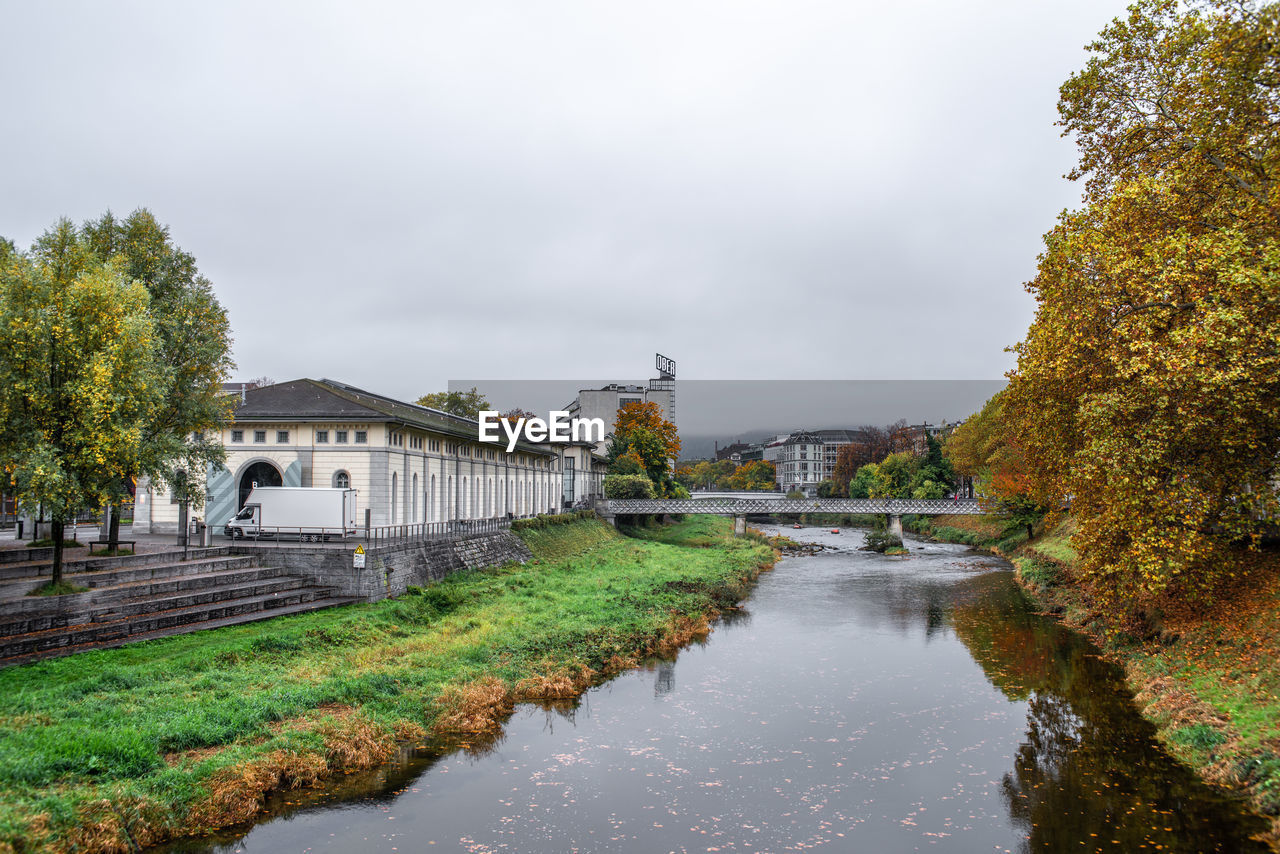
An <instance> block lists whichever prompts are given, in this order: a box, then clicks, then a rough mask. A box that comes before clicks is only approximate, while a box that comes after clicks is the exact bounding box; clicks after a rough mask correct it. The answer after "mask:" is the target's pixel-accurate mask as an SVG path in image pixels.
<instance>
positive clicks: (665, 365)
mask: <svg viewBox="0 0 1280 854" xmlns="http://www.w3.org/2000/svg"><path fill="white" fill-rule="evenodd" d="M657 362H658V373H660V374H662V377H663V379H668V380H673V379H675V378H676V363H675V361H674V360H673V359H668V358H667V357H666V356H664V355H662V354H661V353H658V354H657Z"/></svg>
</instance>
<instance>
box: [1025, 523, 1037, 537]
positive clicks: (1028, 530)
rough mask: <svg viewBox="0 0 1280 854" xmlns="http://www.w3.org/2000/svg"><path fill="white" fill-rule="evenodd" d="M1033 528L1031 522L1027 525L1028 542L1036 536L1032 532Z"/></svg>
mask: <svg viewBox="0 0 1280 854" xmlns="http://www.w3.org/2000/svg"><path fill="white" fill-rule="evenodd" d="M1031 528H1032V525H1031V523H1030V522H1028V523H1027V539H1028V540H1029V539H1031V537H1032V536H1033V535H1034V534H1035V532H1034V531H1032V530H1031Z"/></svg>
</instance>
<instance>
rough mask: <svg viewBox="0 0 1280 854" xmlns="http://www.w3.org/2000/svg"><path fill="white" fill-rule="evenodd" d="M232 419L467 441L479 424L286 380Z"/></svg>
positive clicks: (250, 399)
mask: <svg viewBox="0 0 1280 854" xmlns="http://www.w3.org/2000/svg"><path fill="white" fill-rule="evenodd" d="M234 418H235V420H236V421H249V420H273V421H314V420H317V419H323V420H328V421H375V422H392V423H398V424H404V425H406V426H411V427H418V428H421V429H424V430H432V431H434V432H437V433H444V434H445V435H449V436H456V437H458V438H461V439H470V440H472V441H475V440H476V439H477V438H478V437H479V423H478V422H477V421H475V420H474V419H472V418H463V417H461V416H459V415H451V414H450V413H448V412H441V411H440V410H438V409H431V408H429V407H426V406H419V405H418V404H416V403H405V402H404V401H402V400H396V399H395V398H392V397H387V396H385V395H381V394H375V393H374V392H371V391H365V390H364V389H359V388H356V387H355V386H350V385H347V384H345V383H341V382H338V381H336V380H329V379H320V380H312V379H301V380H290V381H289V382H284V383H276V384H275V385H270V386H264V387H263V388H253V389H248V390H247V391H246V392H245V393H244V402H243V403H241V404H240V405H239V406H238V407H236V411H235V416H234ZM503 447H504V448H505V443H504V445H503ZM518 447H519V448H520V450H522V451H529V452H532V453H546V452H547V451H546V450H544V449H542V448H540V447H539V446H538V445H536V444H533V443H531V442H525V441H521V442H520V443H519V445H518Z"/></svg>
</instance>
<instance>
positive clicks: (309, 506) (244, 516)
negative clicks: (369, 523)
mask: <svg viewBox="0 0 1280 854" xmlns="http://www.w3.org/2000/svg"><path fill="white" fill-rule="evenodd" d="M223 531H224V532H225V533H226V535H227V536H228V537H231V539H233V540H235V539H241V538H243V537H252V538H254V539H258V538H264V537H265V538H269V539H281V538H290V539H291V538H293V537H297V538H298V539H300V540H307V541H310V542H313V543H314V542H319V541H320V540H322V539H324V540H328V539H341V538H343V537H346V536H348V535H350V534H354V533H355V532H356V491H355V490H354V489H323V488H315V487H297V486H254V488H253V490H252V491H251V492H250V493H249V498H248V500H246V501H245V503H244V507H243V508H242V509H241V510H240V512H239V513H237V514H236V515H235V516H233V517H231V518H230V519H228V520H227V523H226V525H225V526H224V527H223Z"/></svg>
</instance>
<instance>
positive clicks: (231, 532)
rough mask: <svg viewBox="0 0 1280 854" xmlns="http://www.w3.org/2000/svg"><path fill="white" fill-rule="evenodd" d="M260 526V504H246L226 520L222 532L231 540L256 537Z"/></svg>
mask: <svg viewBox="0 0 1280 854" xmlns="http://www.w3.org/2000/svg"><path fill="white" fill-rule="evenodd" d="M261 528H262V505H260V504H246V505H245V506H244V507H243V508H242V509H241V510H240V512H239V513H237V514H236V515H235V516H232V517H231V518H230V519H228V520H227V524H226V526H225V527H224V528H223V533H225V534H226V535H227V536H228V537H230V538H231V539H233V540H239V539H243V538H245V537H257V536H258V531H259V530H261Z"/></svg>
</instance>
